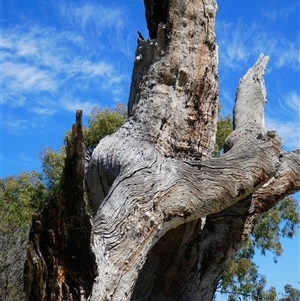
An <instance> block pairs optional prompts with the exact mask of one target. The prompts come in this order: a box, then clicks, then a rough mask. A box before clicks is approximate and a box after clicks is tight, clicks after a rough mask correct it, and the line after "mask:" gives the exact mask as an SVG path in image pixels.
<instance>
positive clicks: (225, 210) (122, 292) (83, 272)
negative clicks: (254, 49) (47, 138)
mask: <svg viewBox="0 0 300 301" xmlns="http://www.w3.org/2000/svg"><path fill="white" fill-rule="evenodd" d="M144 2H145V9H146V19H147V25H148V28H149V35H150V39H149V40H143V39H138V46H137V50H136V57H135V62H134V69H133V75H132V83H131V89H130V95H129V102H128V112H129V118H128V120H127V121H126V122H125V124H124V125H123V126H122V127H121V128H120V130H119V131H117V132H116V133H115V134H113V135H110V136H107V137H105V138H104V139H102V140H101V141H100V142H99V144H98V146H97V148H96V149H95V150H94V152H93V154H92V157H91V160H90V163H89V165H88V167H87V170H86V178H85V182H86V187H87V191H88V194H89V198H90V201H91V203H92V207H93V208H94V210H95V211H94V220H93V240H92V239H91V235H90V232H91V224H90V220H89V218H88V216H87V215H86V213H85V209H84V208H85V205H84V203H83V186H82V185H83V179H84V168H83V163H82V161H83V158H84V153H83V150H82V146H81V147H79V144H76V141H77V143H79V142H78V141H79V140H80V139H81V138H80V137H81V134H80V129H81V124H79V123H77V122H76V124H77V126H75V127H74V128H73V130H74V136H72V137H73V138H72V139H71V142H72V141H74V142H75V144H76V145H77V146H75V147H72V145H73V144H72V143H70V142H69V143H68V147H69V148H70V151H69V153H70V155H69V156H67V158H66V168H65V171H64V173H65V174H64V180H63V181H62V185H61V190H60V194H59V196H58V197H57V198H53V200H52V201H50V202H49V204H50V205H51V204H52V205H51V206H49V205H47V206H48V207H47V206H46V207H45V209H44V210H43V212H42V213H41V215H39V216H38V217H37V218H34V220H33V227H32V230H31V233H30V238H31V242H30V246H29V248H28V259H27V264H26V271H27V272H26V274H25V280H26V289H27V295H28V296H32V297H29V299H30V298H32V299H30V300H34V299H35V298H36V296H43V298H48V299H42V298H39V299H40V300H60V299H59V298H65V299H68V298H69V299H68V300H72V299H70V298H71V297H72V298H73V299H74V300H81V299H80V298H82V300H85V299H84V298H86V299H87V298H89V297H90V300H93V301H104V300H105V301H106V300H111V301H112V300H115V301H119V300H124V301H126V300H149V301H150V300H211V299H212V298H213V295H214V292H215V289H216V286H217V283H218V281H219V277H220V275H221V273H222V272H223V270H224V268H225V265H226V262H227V261H228V260H229V259H230V258H232V257H233V256H234V255H235V254H236V253H237V252H238V251H239V250H240V248H241V247H242V246H243V244H244V243H245V242H246V240H247V239H248V237H249V235H250V233H251V231H252V229H253V226H254V225H255V222H256V221H257V219H258V218H259V215H260V214H261V213H263V212H264V211H265V210H268V209H270V208H271V207H272V206H274V205H275V204H276V202H278V201H279V200H280V199H281V198H283V197H284V196H286V195H288V194H290V193H294V192H296V191H299V189H300V184H299V178H300V167H299V162H300V160H299V155H300V154H299V151H296V152H293V153H282V150H281V140H280V138H279V137H278V135H277V134H276V133H275V132H274V131H266V130H265V128H264V124H263V110H264V103H265V87H264V80H263V76H264V70H265V67H266V63H267V59H268V58H267V57H265V56H260V57H259V59H258V61H257V62H256V63H255V64H254V66H253V67H252V68H251V69H249V71H248V72H247V73H246V75H245V76H244V77H243V79H242V80H241V81H240V84H239V87H238V91H237V96H236V105H235V115H234V118H235V130H234V132H233V133H232V135H230V137H228V139H227V141H226V153H225V154H224V155H222V156H220V157H218V158H211V154H212V151H213V148H214V143H215V134H216V123H217V116H218V112H217V108H218V87H217V81H218V74H217V46H216V38H215V34H214V30H215V28H214V26H215V14H216V10H217V5H216V2H215V1H213V0H196V1H195V0H193V1H192V0H183V1H175V0H165V1H156V0H152V1H151V0H145V1H144ZM160 5H161V6H160ZM151 20H152V21H151ZM254 103H255V109H256V110H257V113H258V114H257V115H253V114H254V113H255V112H253V104H254ZM253 118H254V119H253ZM76 133H77V135H76ZM78 133H79V134H78ZM75 144H74V145H75ZM72 150H73V151H72ZM77 153H78V154H79V155H78V156H77ZM68 160H70V161H68ZM68 162H69V163H68ZM73 163H75V164H73ZM77 173H78V174H77ZM73 177H74V182H73V180H72V179H73ZM74 183H75V184H74ZM72 185H75V186H76V187H77V188H78V189H77V190H70V189H71V187H72ZM74 188H75V187H74ZM69 197H70V198H69ZM58 199H59V200H60V202H61V203H58V202H57V200H58ZM77 201H78V202H79V203H78V205H77ZM77 215H79V219H80V220H81V221H84V222H82V224H80V226H81V227H78V224H76V222H74V221H77V218H78V217H77ZM82 225H84V226H83V227H82ZM72 231H75V232H76V231H81V232H80V233H79V232H76V235H74V234H73V233H74V232H72ZM79 234H80V235H79ZM53 237H54V238H55V239H53ZM74 237H75V238H78V239H79V240H78V241H77V240H76V239H75V241H74V242H73V241H71V240H70V238H74ZM66 242H70V243H71V244H72V248H68V246H69V245H68V243H66ZM73 248H74V249H76V248H77V249H79V250H84V252H81V253H80V256H79V257H76V256H75V255H74V254H73V253H72V252H71V249H72V250H73ZM81 248H82V249H81ZM91 248H92V251H91ZM53 250H54V251H53ZM79 252H80V251H79ZM84 255H86V256H87V258H86V257H84ZM70 256H71V257H70ZM81 256H82V258H83V260H79V258H80V257H81ZM73 257H74V258H73ZM85 258H86V259H85ZM76 260H78V261H76ZM74 261H75V262H76V264H73V263H74ZM74 266H75V267H76V269H75V271H74V269H73V267H74ZM77 267H78V269H77ZM95 269H96V271H95ZM66 275H67V276H66ZM50 279H51V280H50ZM65 279H66V280H65ZM80 291H81V292H82V294H81V295H80ZM37 294H39V295H37ZM52 295H53V299H50V298H51V296H52ZM55 296H61V297H59V298H58V299H55ZM88 296H89V297H88ZM76 298H77V299H76Z"/></svg>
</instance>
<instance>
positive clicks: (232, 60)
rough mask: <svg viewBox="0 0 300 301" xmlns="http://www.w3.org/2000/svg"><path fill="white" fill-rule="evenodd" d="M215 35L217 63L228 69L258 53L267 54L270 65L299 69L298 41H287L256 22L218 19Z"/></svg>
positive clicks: (236, 66) (236, 67) (238, 66)
mask: <svg viewBox="0 0 300 301" xmlns="http://www.w3.org/2000/svg"><path fill="white" fill-rule="evenodd" d="M217 37H218V44H219V62H220V66H222V67H224V68H229V69H231V70H232V69H236V70H240V69H244V68H245V65H246V66H247V65H248V66H249V60H250V59H251V60H252V61H254V60H255V59H256V58H257V57H258V55H259V54H260V53H264V54H266V55H269V56H270V57H271V62H270V63H271V64H272V67H274V68H281V67H286V68H290V69H293V70H294V71H296V70H298V69H299V63H300V57H299V46H298V45H299V36H298V37H297V39H298V40H296V41H295V40H288V39H287V38H284V37H283V36H282V34H281V33H278V32H276V31H272V29H270V28H268V27H265V26H263V25H262V24H259V23H256V24H252V25H251V26H248V25H247V24H245V23H243V21H241V20H240V21H239V22H238V23H231V22H227V21H222V20H220V21H218V23H217Z"/></svg>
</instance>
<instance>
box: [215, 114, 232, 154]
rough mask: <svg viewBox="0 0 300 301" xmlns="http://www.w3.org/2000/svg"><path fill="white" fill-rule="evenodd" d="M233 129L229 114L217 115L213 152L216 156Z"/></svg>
mask: <svg viewBox="0 0 300 301" xmlns="http://www.w3.org/2000/svg"><path fill="white" fill-rule="evenodd" d="M232 131H233V124H232V119H231V117H230V116H225V117H222V116H219V121H218V124H217V136H216V144H215V151H214V154H215V155H216V156H218V155H219V154H220V153H221V152H222V150H223V148H224V143H225V140H226V138H227V137H228V136H229V135H230V134H231V132H232Z"/></svg>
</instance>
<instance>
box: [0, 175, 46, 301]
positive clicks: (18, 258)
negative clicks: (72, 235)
mask: <svg viewBox="0 0 300 301" xmlns="http://www.w3.org/2000/svg"><path fill="white" fill-rule="evenodd" d="M46 195H47V189H46V186H45V185H44V183H43V181H42V177H41V175H40V174H39V173H37V172H35V171H32V172H22V173H21V174H20V175H18V176H11V177H7V178H5V179H1V180H0V296H4V297H5V299H3V300H7V301H10V300H11V301H14V300H21V299H22V298H23V297H24V296H23V278H22V274H23V265H24V261H25V254H26V245H27V236H28V232H29V226H30V223H31V217H32V215H33V214H34V213H36V212H37V210H39V209H41V207H42V205H43V203H44V200H45V197H46Z"/></svg>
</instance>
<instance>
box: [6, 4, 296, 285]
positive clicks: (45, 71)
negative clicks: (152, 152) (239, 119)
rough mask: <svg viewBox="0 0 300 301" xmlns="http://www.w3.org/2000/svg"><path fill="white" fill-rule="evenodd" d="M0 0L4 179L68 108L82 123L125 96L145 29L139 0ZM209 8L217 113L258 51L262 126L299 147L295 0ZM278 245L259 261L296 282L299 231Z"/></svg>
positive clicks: (31, 164)
mask: <svg viewBox="0 0 300 301" xmlns="http://www.w3.org/2000/svg"><path fill="white" fill-rule="evenodd" d="M1 5H2V10H1V11H2V15H1V25H2V38H1V46H2V47H1V48H2V49H1V149H0V159H1V166H0V176H1V177H6V176H8V175H12V174H18V173H19V172H20V171H21V170H26V171H29V170H32V169H35V170H40V161H39V158H38V157H39V152H40V150H41V149H42V148H43V147H45V146H49V147H52V148H53V149H58V148H59V147H60V146H61V145H62V142H63V137H64V133H65V132H66V130H68V129H69V128H70V126H71V125H72V123H73V122H74V116H75V111H76V109H83V111H84V115H85V116H84V123H85V124H86V122H87V117H88V115H89V113H90V112H91V109H92V107H93V106H99V107H101V108H105V107H107V106H108V107H112V108H113V107H114V106H115V104H116V103H117V102H123V103H124V104H126V103H127V99H128V93H129V85H130V80H131V72H132V66H133V59H134V52H135V48H136V38H137V34H136V31H137V30H139V31H141V32H142V34H143V35H144V37H147V36H148V34H147V29H146V24H145V21H144V7H143V1H142V0H128V1H121V0H116V1H104V0H98V1H96V0H91V1H77V0H73V1H71V0H55V1H54V0H47V1H46V0H28V1H22V0H3V1H2V2H1ZM218 6H219V12H218V16H217V27H216V28H217V30H216V32H217V39H218V46H219V78H220V101H221V102H222V105H223V110H224V114H231V112H232V108H233V105H234V96H235V90H236V87H237V83H238V81H239V78H240V77H241V76H243V75H244V74H245V72H246V71H247V69H248V68H249V67H251V66H252V65H253V63H254V62H255V61H256V59H257V57H258V55H259V54H260V53H264V54H266V55H270V61H269V63H268V66H267V72H266V76H265V82H266V87H267V100H268V102H267V104H266V118H265V121H266V127H267V128H274V129H276V130H277V132H278V133H279V134H280V135H281V137H282V138H283V141H284V148H285V149H286V150H292V149H297V148H300V138H299V132H300V125H299V123H300V110H299V102H300V100H299V64H300V63H299V42H300V36H299V28H300V24H299V15H300V11H299V0H289V1H282V0H272V1H259V0H251V1H240V0H239V1H238V0H231V1H228V0H219V1H218ZM284 246H286V247H285V249H286V253H285V254H287V255H285V254H284V255H283V257H282V258H280V259H279V263H278V264H277V265H276V266H275V265H274V264H273V262H272V256H268V257H267V258H264V259H263V260H262V259H258V260H259V262H261V263H262V264H260V265H261V266H262V273H264V274H266V275H267V277H268V279H269V281H268V284H269V285H274V286H276V287H278V289H280V287H283V285H284V284H286V283H291V284H293V285H294V286H297V282H298V281H299V268H300V267H299V235H298V236H297V238H296V239H294V240H293V241H288V242H286V243H285V244H284ZM287 266H288V267H289V270H288V271H287ZM270 271H271V272H270ZM285 271H287V272H285ZM274 275H276V277H275V276H274ZM278 275H281V277H278Z"/></svg>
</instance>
